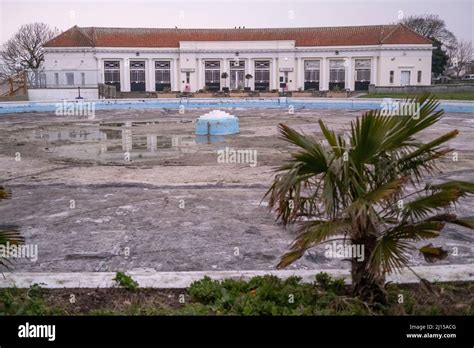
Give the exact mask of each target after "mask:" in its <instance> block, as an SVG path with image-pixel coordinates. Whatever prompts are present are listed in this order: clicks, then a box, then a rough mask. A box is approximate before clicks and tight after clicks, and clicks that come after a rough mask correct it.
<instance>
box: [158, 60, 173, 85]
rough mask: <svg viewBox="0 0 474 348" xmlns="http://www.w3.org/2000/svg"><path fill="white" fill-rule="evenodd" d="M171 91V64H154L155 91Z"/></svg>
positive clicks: (159, 62)
mask: <svg viewBox="0 0 474 348" xmlns="http://www.w3.org/2000/svg"><path fill="white" fill-rule="evenodd" d="M163 90H171V62H169V61H156V62H155V91H163Z"/></svg>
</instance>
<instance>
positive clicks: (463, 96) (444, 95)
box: [359, 92, 474, 101]
mask: <svg viewBox="0 0 474 348" xmlns="http://www.w3.org/2000/svg"><path fill="white" fill-rule="evenodd" d="M422 94H423V93H412V92H410V93H370V94H365V95H361V96H360V97H359V98H399V99H405V98H407V97H409V98H414V97H416V96H419V95H422ZM432 94H433V95H435V96H436V97H437V98H439V99H445V100H472V101H474V92H438V93H436V92H433V93H432Z"/></svg>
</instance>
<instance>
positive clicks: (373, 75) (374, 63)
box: [370, 56, 379, 86]
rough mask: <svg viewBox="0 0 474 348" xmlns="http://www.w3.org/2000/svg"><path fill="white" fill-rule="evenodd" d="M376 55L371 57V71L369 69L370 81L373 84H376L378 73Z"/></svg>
mask: <svg viewBox="0 0 474 348" xmlns="http://www.w3.org/2000/svg"><path fill="white" fill-rule="evenodd" d="M377 61H378V57H377V56H375V57H373V58H372V62H371V71H370V83H371V84H373V85H376V86H378V84H379V83H378V81H379V79H378V74H379V71H378V62H377Z"/></svg>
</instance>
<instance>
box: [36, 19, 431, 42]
mask: <svg viewBox="0 0 474 348" xmlns="http://www.w3.org/2000/svg"><path fill="white" fill-rule="evenodd" d="M267 40H270V41H271V40H295V41H296V46H297V47H298V46H299V47H301V46H361V45H378V44H430V43H431V41H430V40H428V39H426V38H424V37H423V36H421V35H419V34H417V33H415V32H414V31H412V30H410V29H408V28H407V27H405V26H403V25H400V24H398V25H371V26H353V27H321V28H265V29H157V28H149V29H146V28H98V27H90V28H79V27H77V26H74V27H72V28H71V29H68V30H66V31H65V32H63V33H62V34H60V35H58V36H57V37H55V38H54V39H52V40H51V41H49V42H47V43H46V44H45V47H179V42H180V41H267Z"/></svg>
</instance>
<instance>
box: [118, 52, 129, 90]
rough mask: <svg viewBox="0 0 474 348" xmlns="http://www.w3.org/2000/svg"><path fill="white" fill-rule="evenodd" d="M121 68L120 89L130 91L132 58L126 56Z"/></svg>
mask: <svg viewBox="0 0 474 348" xmlns="http://www.w3.org/2000/svg"><path fill="white" fill-rule="evenodd" d="M122 63H123V64H122V66H121V68H120V89H121V90H122V91H123V92H130V59H128V58H124V59H123V61H122Z"/></svg>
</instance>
